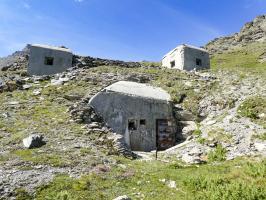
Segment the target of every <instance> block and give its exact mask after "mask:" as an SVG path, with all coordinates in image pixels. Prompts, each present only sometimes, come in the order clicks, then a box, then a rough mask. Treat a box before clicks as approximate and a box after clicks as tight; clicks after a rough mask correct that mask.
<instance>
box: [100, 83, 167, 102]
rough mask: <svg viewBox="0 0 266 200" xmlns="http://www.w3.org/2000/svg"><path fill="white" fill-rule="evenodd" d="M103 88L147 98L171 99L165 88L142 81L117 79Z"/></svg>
mask: <svg viewBox="0 0 266 200" xmlns="http://www.w3.org/2000/svg"><path fill="white" fill-rule="evenodd" d="M105 90H106V91H111V92H118V93H122V94H126V95H131V96H138V97H143V98H148V99H156V100H162V101H171V96H170V95H169V94H168V93H167V92H166V91H165V90H163V89H161V88H158V87H153V86H150V85H146V84H143V83H135V82H130V81H119V82H116V83H114V84H112V85H110V86H108V87H106V88H105Z"/></svg>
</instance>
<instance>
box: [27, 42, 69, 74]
mask: <svg viewBox="0 0 266 200" xmlns="http://www.w3.org/2000/svg"><path fill="white" fill-rule="evenodd" d="M29 49H30V54H29V65H28V73H29V74H30V75H51V74H56V73H61V72H63V71H65V70H66V69H68V68H70V67H72V59H73V55H72V52H71V50H70V49H67V48H61V47H53V46H48V45H39V44H32V45H29Z"/></svg>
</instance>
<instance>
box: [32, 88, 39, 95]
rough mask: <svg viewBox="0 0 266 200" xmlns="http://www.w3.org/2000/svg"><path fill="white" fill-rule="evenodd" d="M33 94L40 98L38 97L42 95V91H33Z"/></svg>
mask: <svg viewBox="0 0 266 200" xmlns="http://www.w3.org/2000/svg"><path fill="white" fill-rule="evenodd" d="M32 94H33V95H34V96H38V95H40V94H41V89H36V90H33V92H32Z"/></svg>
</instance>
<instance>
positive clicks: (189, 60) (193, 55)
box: [162, 44, 210, 71]
mask: <svg viewBox="0 0 266 200" xmlns="http://www.w3.org/2000/svg"><path fill="white" fill-rule="evenodd" d="M162 66H163V67H167V68H171V69H180V70H186V71H191V70H194V69H195V70H202V69H210V57H209V53H208V52H207V51H206V50H205V49H202V48H198V47H194V46H191V45H186V44H183V45H180V46H178V47H176V48H175V49H173V50H172V51H170V52H169V53H168V54H166V55H165V56H164V57H163V59H162Z"/></svg>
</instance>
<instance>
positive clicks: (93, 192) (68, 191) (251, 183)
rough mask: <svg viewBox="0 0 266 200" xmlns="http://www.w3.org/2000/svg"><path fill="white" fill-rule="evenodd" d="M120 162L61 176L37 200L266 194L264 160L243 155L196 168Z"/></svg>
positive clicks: (213, 197) (251, 197)
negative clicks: (103, 168)
mask: <svg viewBox="0 0 266 200" xmlns="http://www.w3.org/2000/svg"><path fill="white" fill-rule="evenodd" d="M120 164H123V165H124V166H125V167H123V168H120V167H118V166H113V168H112V169H111V171H108V172H104V173H97V174H95V173H91V174H89V175H86V176H83V177H81V178H80V179H73V178H70V177H68V176H66V175H60V176H57V177H56V178H55V179H54V180H53V182H51V183H50V184H48V185H43V186H41V187H40V188H39V189H38V190H37V193H36V199H39V200H41V199H71V200H72V199H73V200H75V199H113V198H115V197H117V196H121V195H127V196H129V197H130V198H132V199H147V200H159V199H181V200H182V199H189V200H190V199H191V200H192V199H211V200H216V199H217V200H218V199H239V198H238V197H240V199H244V200H245V199H247V200H256V199H265V198H266V193H265V192H266V189H265V186H266V181H265V178H264V177H265V175H266V172H265V169H264V165H265V161H262V162H254V161H252V160H247V159H245V158H242V159H239V160H235V161H226V162H222V163H221V164H219V165H201V166H199V167H196V166H184V165H182V164H180V163H178V164H176V163H169V164H166V163H162V162H158V161H150V162H140V161H131V162H130V161H128V160H124V159H120ZM161 180H165V181H161ZM170 180H171V181H175V182H176V188H169V187H168V186H167V182H169V181H170Z"/></svg>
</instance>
